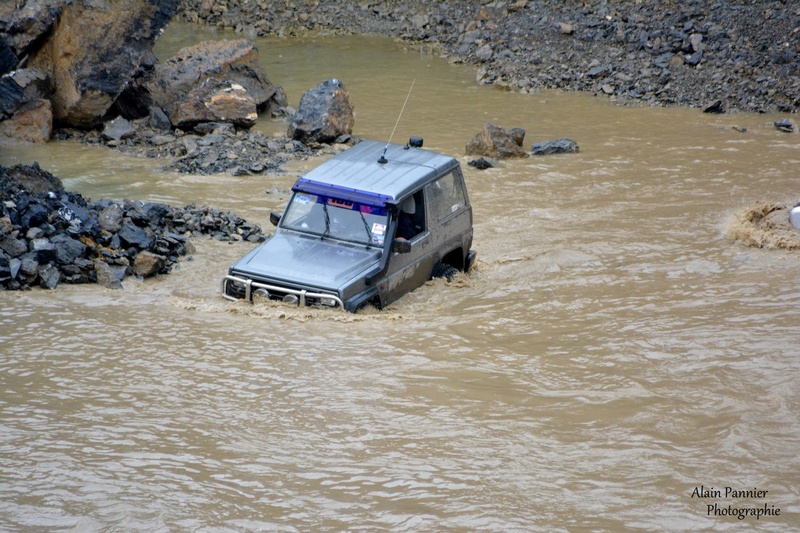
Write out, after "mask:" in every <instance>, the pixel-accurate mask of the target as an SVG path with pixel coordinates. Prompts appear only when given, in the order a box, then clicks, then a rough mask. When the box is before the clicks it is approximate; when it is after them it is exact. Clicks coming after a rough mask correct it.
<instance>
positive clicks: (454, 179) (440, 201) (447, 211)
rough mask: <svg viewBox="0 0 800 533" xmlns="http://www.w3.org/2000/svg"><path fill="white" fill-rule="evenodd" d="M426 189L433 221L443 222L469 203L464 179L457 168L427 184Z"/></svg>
mask: <svg viewBox="0 0 800 533" xmlns="http://www.w3.org/2000/svg"><path fill="white" fill-rule="evenodd" d="M425 191H426V194H425V196H427V200H428V205H429V207H430V213H431V217H430V218H431V222H441V221H442V220H444V219H446V218H447V217H449V216H450V215H452V214H453V213H456V212H458V211H460V210H461V209H463V208H464V206H466V205H467V197H466V194H464V179H463V178H462V177H461V174H460V173H458V172H457V171H455V170H454V171H453V172H450V173H449V174H445V175H444V176H442V177H441V178H439V179H438V180H436V181H434V182H433V183H429V184H428V185H426V186H425Z"/></svg>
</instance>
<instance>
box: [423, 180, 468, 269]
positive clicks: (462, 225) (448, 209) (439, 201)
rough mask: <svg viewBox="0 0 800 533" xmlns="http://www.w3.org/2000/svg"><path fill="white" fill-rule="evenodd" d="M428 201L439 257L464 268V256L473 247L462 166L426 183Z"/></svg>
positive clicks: (433, 241)
mask: <svg viewBox="0 0 800 533" xmlns="http://www.w3.org/2000/svg"><path fill="white" fill-rule="evenodd" d="M425 201H426V203H427V205H428V224H429V227H430V230H431V235H432V237H433V240H432V243H431V245H432V248H433V249H434V250H435V253H436V256H437V257H436V259H437V260H442V259H445V260H446V262H447V263H449V264H451V265H452V266H454V267H456V268H458V269H459V270H461V269H463V267H464V257H465V255H466V253H467V252H468V251H469V248H470V247H471V246H472V208H471V206H470V205H469V199H468V198H467V191H466V188H465V187H464V177H463V175H462V174H461V169H460V168H456V169H454V170H452V171H451V172H448V173H447V174H445V175H444V176H442V177H441V178H439V179H437V180H436V181H434V182H432V183H429V184H428V185H426V186H425Z"/></svg>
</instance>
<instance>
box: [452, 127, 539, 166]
mask: <svg viewBox="0 0 800 533" xmlns="http://www.w3.org/2000/svg"><path fill="white" fill-rule="evenodd" d="M524 138H525V130H523V129H521V128H514V129H511V130H504V129H503V128H501V127H500V126H497V125H495V124H492V123H486V124H485V125H484V126H483V129H482V130H481V131H479V132H478V133H477V134H476V135H475V137H474V138H473V139H472V140H471V141H470V142H469V143H468V144H467V146H466V153H467V155H482V156H486V157H494V158H498V159H508V158H513V157H527V155H528V154H526V153H525V149H524V148H523V147H522V143H523V141H524Z"/></svg>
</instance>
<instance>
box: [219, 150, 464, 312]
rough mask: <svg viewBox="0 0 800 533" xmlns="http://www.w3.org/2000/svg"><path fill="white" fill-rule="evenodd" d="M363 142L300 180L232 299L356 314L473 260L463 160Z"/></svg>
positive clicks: (241, 270) (227, 285)
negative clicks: (364, 308)
mask: <svg viewBox="0 0 800 533" xmlns="http://www.w3.org/2000/svg"><path fill="white" fill-rule="evenodd" d="M421 147H422V139H420V138H416V137H412V138H411V140H410V141H409V144H408V145H406V146H402V145H397V144H384V143H380V142H377V141H362V142H360V143H358V144H356V145H355V146H353V147H351V148H349V149H347V150H345V151H344V152H342V153H340V154H338V155H336V156H334V157H333V158H331V159H329V160H328V161H326V162H325V163H323V164H322V165H320V166H318V167H317V168H315V169H313V170H312V171H311V172H309V173H308V174H306V175H305V176H302V177H300V178H299V179H298V180H297V182H296V183H295V184H294V187H292V191H293V194H292V197H291V199H290V200H289V203H288V205H287V206H286V210H285V211H284V213H283V215H279V214H278V213H275V212H273V213H271V214H270V221H271V222H272V223H273V224H275V225H276V226H277V229H276V231H275V234H274V235H273V236H272V237H271V238H270V239H269V240H267V241H265V242H264V243H262V244H260V245H259V246H258V247H256V248H255V249H254V250H252V251H251V252H250V253H248V254H247V255H245V256H244V257H242V258H241V259H240V260H239V261H237V262H236V263H234V265H233V266H232V267H231V268H230V270H229V272H228V275H227V276H225V277H224V278H223V280H222V294H223V296H224V297H225V298H228V299H230V300H235V299H240V298H244V299H246V300H250V301H253V300H254V299H255V298H268V299H273V300H283V301H285V302H292V303H295V304H299V305H321V306H328V307H338V308H341V309H345V310H347V311H351V312H355V311H357V310H358V309H359V308H360V307H361V306H363V305H364V304H365V303H367V302H370V303H372V304H374V305H375V306H376V307H378V308H382V307H383V306H385V305H387V304H389V303H391V302H393V301H394V300H396V299H398V298H400V297H401V296H402V295H404V294H405V293H407V292H410V291H413V290H414V289H416V288H417V287H419V286H420V285H422V284H423V283H425V282H426V281H427V280H429V279H430V278H431V277H432V276H433V275H434V274H435V273H437V271H438V272H447V270H448V269H450V270H452V269H458V270H463V271H465V272H466V271H468V270H469V268H470V266H471V265H472V264H473V263H474V261H475V252H474V251H472V250H471V249H470V247H471V246H472V207H471V206H470V203H469V197H468V196H467V191H466V187H465V186H464V176H463V174H462V172H461V167H460V165H459V163H458V161H457V160H455V159H454V158H452V157H449V156H446V155H442V154H439V153H436V152H432V151H430V150H423V149H422V148H421Z"/></svg>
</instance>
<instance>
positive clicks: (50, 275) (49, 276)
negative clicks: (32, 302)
mask: <svg viewBox="0 0 800 533" xmlns="http://www.w3.org/2000/svg"><path fill="white" fill-rule="evenodd" d="M39 278H40V279H41V285H42V287H45V288H47V289H55V288H56V286H57V285H58V282H59V281H61V272H59V271H58V269H57V268H56V267H55V266H53V265H50V264H47V265H42V266H40V267H39Z"/></svg>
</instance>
